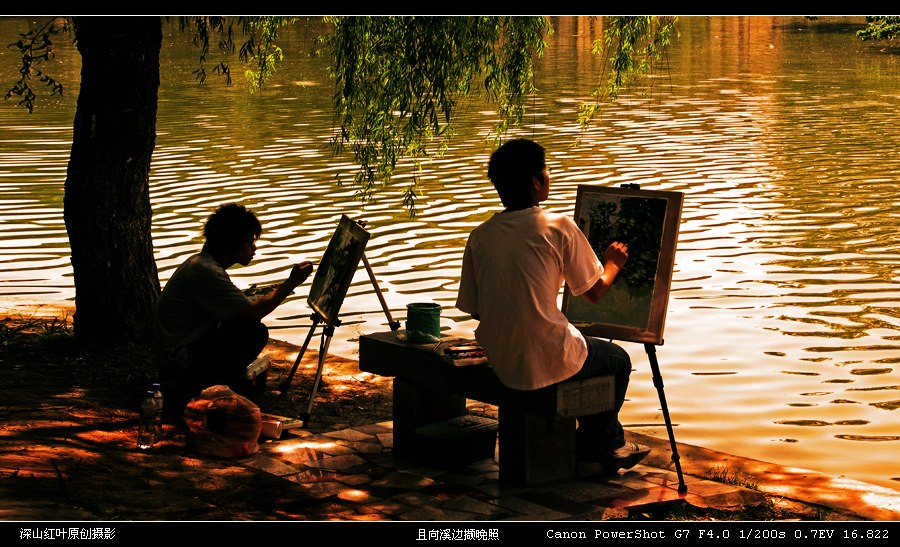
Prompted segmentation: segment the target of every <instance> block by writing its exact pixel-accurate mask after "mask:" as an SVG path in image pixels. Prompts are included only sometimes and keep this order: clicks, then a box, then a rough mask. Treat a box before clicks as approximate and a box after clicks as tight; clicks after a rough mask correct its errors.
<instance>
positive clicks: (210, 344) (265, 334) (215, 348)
mask: <svg viewBox="0 0 900 547" xmlns="http://www.w3.org/2000/svg"><path fill="white" fill-rule="evenodd" d="M268 342H269V329H268V327H266V326H265V325H264V324H262V323H260V322H259V321H253V320H250V319H244V318H234V319H231V320H229V321H226V322H224V323H221V324H220V325H219V327H218V328H217V329H216V330H214V331H211V332H209V333H207V334H204V335H203V336H201V337H200V338H198V339H197V340H195V341H194V342H193V343H192V344H191V345H190V350H191V363H190V365H189V367H188V369H187V370H186V371H185V374H184V376H183V377H181V378H177V379H175V378H173V379H172V381H171V382H169V388H170V389H169V393H167V394H166V404H165V405H164V408H166V409H167V410H169V412H167V415H168V416H170V417H171V418H174V419H180V418H181V415H182V413H183V411H184V407H185V406H186V405H187V403H188V402H189V401H190V400H191V399H192V398H194V397H196V396H197V395H199V394H200V392H201V391H203V390H204V389H206V388H208V387H209V386H215V385H227V386H228V387H230V388H231V389H232V390H233V391H234V392H236V393H238V394H240V395H243V396H245V397H247V398H249V399H250V400H253V401H256V400H257V399H258V397H259V396H260V395H262V393H263V392H265V381H266V378H265V376H263V377H261V378H260V377H258V378H257V381H256V382H254V381H252V380H248V379H245V378H244V373H245V372H246V369H247V365H249V364H250V363H252V362H253V360H254V359H256V358H257V357H258V356H259V354H260V352H261V351H262V350H263V348H265V347H266V344H267V343H268ZM163 387H166V386H165V385H164V386H163Z"/></svg>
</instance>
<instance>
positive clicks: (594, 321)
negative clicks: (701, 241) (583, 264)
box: [562, 185, 683, 345]
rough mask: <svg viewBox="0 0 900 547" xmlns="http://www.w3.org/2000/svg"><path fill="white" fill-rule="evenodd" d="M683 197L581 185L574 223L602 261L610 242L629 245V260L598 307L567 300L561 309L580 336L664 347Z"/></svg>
mask: <svg viewBox="0 0 900 547" xmlns="http://www.w3.org/2000/svg"><path fill="white" fill-rule="evenodd" d="M682 203H683V194H681V193H680V192H662V191H653V190H642V189H639V188H613V187H603V186H590V185H580V186H579V187H578V195H577V198H576V202H575V222H576V223H577V224H578V226H579V228H581V231H582V232H584V235H585V236H586V237H587V239H588V241H589V242H590V244H591V247H592V248H593V249H594V252H595V253H596V254H597V257H598V258H599V259H600V260H602V259H603V253H604V251H605V250H606V248H607V247H609V245H610V243H612V242H614V241H619V242H622V243H625V244H627V245H628V261H627V262H626V264H625V266H624V267H623V268H622V270H620V271H619V275H618V276H617V277H616V280H615V282H614V283H613V286H612V287H611V288H610V290H609V292H608V293H607V294H606V295H605V296H604V297H603V299H602V300H601V301H600V302H599V303H598V304H591V303H590V302H588V301H587V300H586V299H585V298H584V297H583V296H572V294H571V292H570V291H569V290H568V286H567V287H566V290H565V292H564V294H563V306H562V310H563V313H565V315H566V317H567V318H568V319H569V321H570V322H571V323H572V324H573V325H575V326H576V327H577V328H578V329H579V330H580V331H581V332H583V333H584V334H586V335H590V336H597V337H599V338H609V339H616V340H623V341H630V342H643V343H652V344H657V345H659V344H662V343H663V328H664V325H665V316H666V308H667V306H668V300H669V289H670V285H671V282H672V272H673V269H674V265H675V246H676V243H677V240H678V226H679V223H680V220H681V207H682Z"/></svg>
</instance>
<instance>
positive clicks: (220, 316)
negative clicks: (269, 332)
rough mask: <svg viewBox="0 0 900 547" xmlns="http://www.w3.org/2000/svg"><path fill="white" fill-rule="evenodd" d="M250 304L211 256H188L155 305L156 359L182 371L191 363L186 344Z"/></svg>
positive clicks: (204, 254)
mask: <svg viewBox="0 0 900 547" xmlns="http://www.w3.org/2000/svg"><path fill="white" fill-rule="evenodd" d="M249 303H250V299H249V298H247V296H245V295H244V293H242V292H241V290H240V289H238V288H237V287H236V286H235V285H234V283H233V282H232V281H231V278H230V277H229V276H228V274H227V273H226V272H225V269H224V268H223V267H222V266H221V265H220V264H219V263H218V262H216V261H215V259H214V258H213V257H212V255H210V254H209V253H204V252H201V253H197V254H195V255H193V256H191V257H190V258H188V259H187V260H185V261H184V262H183V263H182V264H181V266H179V267H178V269H176V270H175V273H173V274H172V277H171V278H169V281H168V282H167V283H166V287H165V288H164V289H163V291H162V294H161V295H160V297H159V302H158V303H157V305H156V317H155V320H154V333H153V342H154V347H155V350H156V358H157V359H160V360H162V365H163V366H164V367H166V368H168V369H170V370H171V369H176V370H177V369H182V370H183V369H184V367H186V366H187V365H188V364H189V363H190V358H191V356H190V353H189V348H188V345H189V344H191V343H192V342H193V341H195V340H197V339H198V338H200V337H201V336H203V335H204V334H206V333H208V332H212V331H213V330H215V329H216V328H217V327H218V325H219V323H221V322H224V321H228V320H229V319H231V318H233V317H234V316H236V315H237V314H238V313H240V312H241V311H242V310H243V309H244V308H245V307H247V306H248V305H249Z"/></svg>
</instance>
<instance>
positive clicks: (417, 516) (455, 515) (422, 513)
mask: <svg viewBox="0 0 900 547" xmlns="http://www.w3.org/2000/svg"><path fill="white" fill-rule="evenodd" d="M398 516H399V518H400V519H401V520H407V521H409V520H424V521H448V520H455V521H469V520H473V517H474V516H475V515H473V514H472V513H464V512H460V511H447V510H443V509H440V508H438V507H420V508H418V509H413V510H412V511H409V512H407V513H402V514H400V515H398ZM443 527H444V528H446V527H447V526H446V525H443Z"/></svg>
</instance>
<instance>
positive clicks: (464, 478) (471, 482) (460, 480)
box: [434, 473, 484, 486]
mask: <svg viewBox="0 0 900 547" xmlns="http://www.w3.org/2000/svg"><path fill="white" fill-rule="evenodd" d="M434 478H435V480H438V481H440V482H444V483H447V484H456V485H466V486H475V485H476V484H479V483H482V482H484V478H483V477H482V476H481V475H465V474H462V473H444V474H442V475H437V476H436V477H434Z"/></svg>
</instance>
